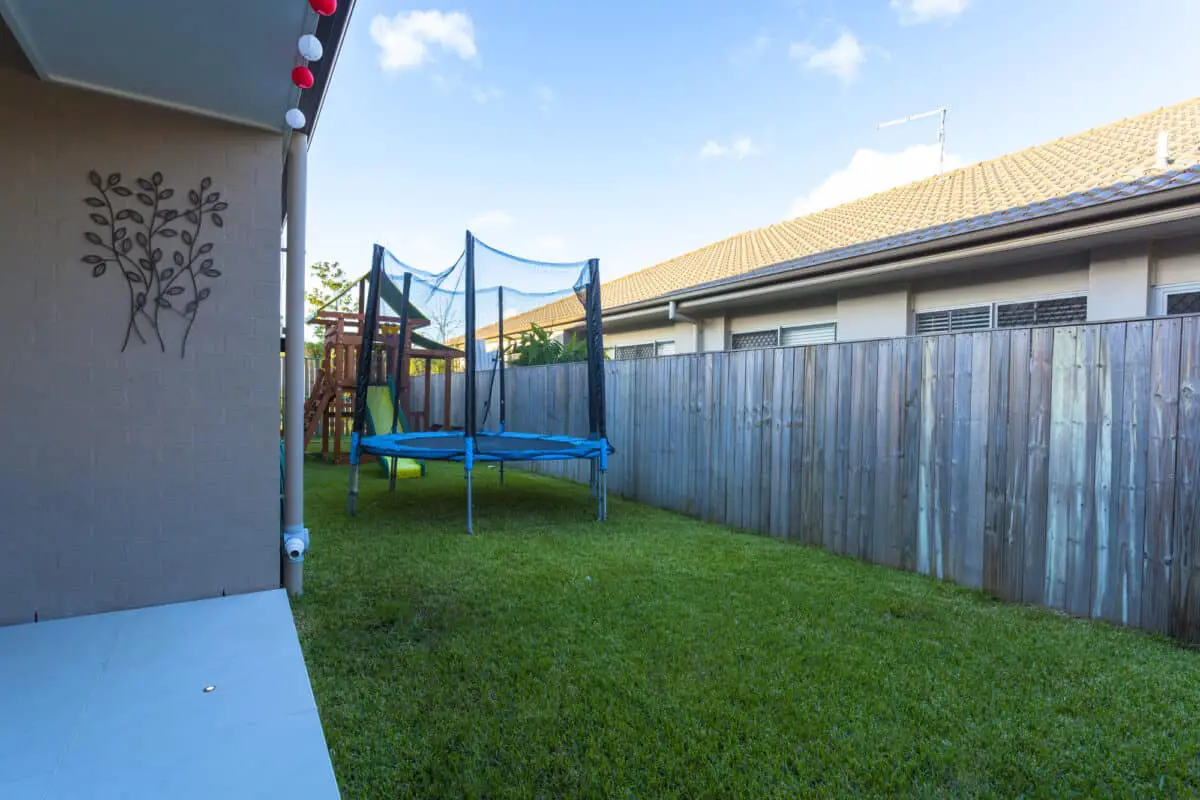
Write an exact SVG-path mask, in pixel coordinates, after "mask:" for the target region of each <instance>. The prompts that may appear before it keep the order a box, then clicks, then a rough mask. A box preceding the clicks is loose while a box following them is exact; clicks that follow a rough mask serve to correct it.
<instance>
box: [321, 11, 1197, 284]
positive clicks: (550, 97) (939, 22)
mask: <svg viewBox="0 0 1200 800" xmlns="http://www.w3.org/2000/svg"><path fill="white" fill-rule="evenodd" d="M1195 30H1200V2H1195V0H1139V1H1138V2H1133V1H1132V0H853V1H851V0H841V1H840V2H839V1H838V0H708V2H688V3H685V2H680V1H679V0H669V1H668V0H641V1H640V2H633V1H632V0H607V2H604V3H580V2H567V1H566V0H508V1H507V2H501V1H500V0H464V1H463V2H459V3H454V4H450V5H419V6H413V5H409V4H407V3H404V2H400V1H399V0H358V3H357V6H356V10H355V14H354V17H353V20H352V24H351V26H350V29H349V31H348V34H347V37H346V41H345V44H344V47H343V51H342V55H341V57H340V59H339V61H338V67H337V71H336V72H335V75H334V79H333V82H332V84H331V86H330V89H329V92H328V94H327V97H326V103H325V107H324V109H323V111H322V114H321V118H320V122H319V126H318V129H317V133H316V136H315V138H314V141H313V146H312V151H311V156H310V167H309V174H310V177H309V192H310V201H309V203H310V206H309V232H308V237H309V241H308V260H309V261H310V262H312V261H318V260H331V261H340V262H341V263H342V265H343V266H344V267H345V268H346V270H347V272H348V273H351V274H357V273H360V272H363V271H365V270H366V268H367V267H368V266H369V259H370V250H371V245H372V244H373V243H375V242H379V243H381V244H384V245H385V246H387V247H388V248H389V249H391V250H392V252H394V253H395V254H396V255H397V256H398V257H400V258H401V259H404V260H407V261H409V262H411V263H413V264H414V265H415V266H418V267H422V268H425V269H440V268H442V267H444V266H446V265H448V264H449V263H451V262H452V261H453V260H454V259H455V258H456V257H457V255H458V253H459V251H460V250H461V247H462V235H463V231H464V230H465V229H466V228H467V227H468V226H471V227H472V229H473V230H474V231H475V232H476V234H477V235H478V236H480V238H482V239H484V240H485V241H488V242H489V243H491V244H493V245H495V246H498V247H500V248H503V249H506V250H509V251H511V252H516V253H519V254H522V255H527V256H530V257H535V258H550V259H558V260H576V259H583V258H588V257H599V258H600V259H601V268H602V274H603V275H604V276H605V277H606V278H611V277H614V276H616V275H620V274H625V273H628V272H631V271H634V270H636V269H641V268H643V267H646V266H650V265H651V264H654V263H656V262H658V261H662V260H664V259H667V258H670V257H672V256H675V255H679V254H681V253H684V252H686V251H688V250H692V249H695V248H697V247H701V246H703V245H705V244H708V243H710V242H713V241H716V240H718V239H720V238H723V237H725V236H729V235H731V234H734V233H738V232H740V231H743V230H748V229H751V228H756V227H760V226H763V225H768V224H771V223H773V222H778V221H780V220H783V219H786V218H788V217H789V216H791V215H792V214H793V213H795V212H797V211H802V210H804V209H809V208H816V207H819V206H821V205H824V204H829V203H834V202H838V201H842V200H845V199H849V198H850V197H852V196H854V195H855V194H866V193H869V192H870V191H872V190H877V189H880V188H885V187H886V185H887V184H889V183H891V184H895V183H900V182H905V181H907V180H912V179H915V178H918V177H922V176H923V175H924V174H928V173H930V172H931V171H932V170H935V169H936V147H935V146H934V142H935V139H936V130H937V124H936V121H935V120H932V119H927V120H923V121H920V122H914V123H911V124H908V125H903V126H899V127H894V128H888V129H886V130H882V131H880V130H876V128H875V125H876V123H878V122H882V121H884V120H888V119H893V118H896V117H901V116H905V115H908V114H913V113H917V112H921V111H926V110H928V109H931V108H935V107H938V106H942V105H949V106H950V107H951V111H950V114H949V121H948V137H947V145H946V151H947V154H948V155H947V159H948V163H949V164H950V165H955V164H962V163H970V162H973V161H979V160H982V159H987V158H992V157H995V156H998V155H1002V154H1004V153H1007V152H1011V151H1014V150H1017V149H1020V148H1023V147H1027V146H1029V145H1033V144H1038V143H1040V142H1044V141H1048V140H1051V139H1054V138H1057V137H1059V136H1064V135H1069V134H1072V133H1076V132H1078V131H1081V130H1085V129H1087V128H1089V127H1093V126H1096V125H1102V124H1105V123H1107V122H1111V121H1114V120H1116V119H1119V118H1121V117H1124V116H1128V115H1132V114H1138V113H1142V112H1145V111H1149V110H1152V109H1154V108H1157V107H1159V106H1162V105H1168V104H1171V103H1175V102H1178V101H1181V100H1185V99H1188V98H1190V97H1193V96H1196V95H1197V94H1200V88H1198V87H1200V84H1198V83H1197V82H1196V76H1197V75H1200V49H1198V48H1196V47H1195V46H1194V45H1192V44H1191V43H1190V41H1189V40H1190V33H1189V32H1190V31H1195Z"/></svg>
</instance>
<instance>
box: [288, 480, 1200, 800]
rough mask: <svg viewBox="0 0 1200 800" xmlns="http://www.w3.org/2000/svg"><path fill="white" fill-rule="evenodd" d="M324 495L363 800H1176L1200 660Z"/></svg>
mask: <svg viewBox="0 0 1200 800" xmlns="http://www.w3.org/2000/svg"><path fill="white" fill-rule="evenodd" d="M364 476H365V477H364V480H363V495H362V502H361V511H360V515H359V516H358V517H355V518H349V517H347V516H346V515H345V514H344V512H343V508H344V499H345V486H346V468H345V467H341V468H336V467H331V466H327V465H322V464H316V463H314V464H311V465H310V466H309V467H308V470H307V474H306V476H305V477H306V482H307V489H308V514H309V525H310V526H311V528H312V531H313V549H312V551H311V553H310V554H309V555H308V557H307V558H306V562H307V570H306V576H305V580H306V594H305V596H304V597H303V598H302V599H300V600H298V601H297V602H296V605H295V611H296V617H297V625H298V627H299V631H300V635H301V641H302V644H303V648H304V652H305V656H306V659H307V662H308V667H309V672H310V675H311V677H312V681H313V686H314V690H315V693H316V697H317V702H318V705H319V707H320V712H321V717H322V720H323V723H324V726H325V734H326V737H327V740H328V744H329V747H330V751H331V753H332V757H333V763H334V768H335V770H336V772H337V776H338V781H339V783H340V785H341V787H342V791H343V796H344V797H346V798H366V797H372V798H375V797H440V796H448V797H449V796H453V797H500V796H513V797H563V796H570V797H718V796H719V797H733V796H737V797H752V798H768V797H794V796H797V795H800V796H805V795H821V796H857V797H862V796H896V795H904V796H915V797H948V796H955V797H1001V796H1002V797H1018V796H1038V797H1045V796H1058V797H1061V796H1073V795H1074V796H1096V795H1107V796H1111V795H1116V796H1122V797H1133V796H1138V797H1149V796H1178V795H1181V794H1194V793H1196V792H1198V791H1200V726H1198V725H1196V723H1195V720H1196V716H1197V713H1198V712H1200V654H1196V653H1193V652H1189V651H1185V650H1183V649H1180V648H1178V647H1175V646H1173V645H1171V644H1170V643H1168V642H1166V641H1163V640H1160V639H1156V638H1153V637H1150V636H1146V635H1144V634H1139V633H1135V632H1132V631H1123V630H1117V629H1115V628H1112V627H1109V626H1106V625H1104V624H1100V623H1089V622H1081V621H1077V620H1070V619H1065V618H1062V617H1059V616H1056V615H1054V614H1051V613H1049V612H1044V611H1039V610H1035V609H1029V608H1021V607H1014V606H1008V605H1004V604H1000V603H998V602H993V601H991V600H988V599H987V598H985V597H983V596H981V595H978V594H976V593H972V592H968V591H966V590H962V589H958V588H955V587H952V586H950V585H946V584H940V583H937V582H935V581H933V580H930V579H926V578H923V577H920V576H916V575H909V574H903V573H898V572H893V571H889V570H886V569H883V568H879V567H872V566H869V565H865V564H860V563H857V562H854V561H851V560H847V559H843V558H839V557H836V556H833V555H830V554H828V553H824V552H822V551H819V550H814V549H808V548H802V547H798V546H795V545H789V544H785V543H779V542H775V541H771V540H769V539H766V538H762V537H758V536H752V535H748V534H741V533H736V532H733V531H730V530H728V529H724V528H719V527H716V526H710V525H704V524H701V523H697V522H695V521H693V520H689V519H686V518H684V517H680V516H676V515H673V514H669V513H666V512H661V511H657V510H655V509H651V508H647V507H644V506H639V505H636V504H632V503H624V502H620V501H617V500H613V501H612V503H611V510H610V517H611V518H610V520H609V521H608V522H607V523H604V524H602V525H598V524H596V523H594V522H592V521H591V514H592V512H593V506H592V504H591V503H590V501H589V500H588V498H587V491H586V488H584V487H579V486H575V485H570V484H565V483H559V482H555V481H551V480H548V479H544V478H539V477H535V476H529V475H523V474H513V473H512V472H510V473H509V485H508V486H506V487H503V488H502V487H499V486H497V485H496V483H497V482H496V480H495V473H494V472H482V471H481V473H480V477H479V479H478V480H477V486H478V492H477V495H478V496H477V514H478V528H479V531H480V533H479V535H477V536H474V537H468V536H466V535H464V534H463V533H462V527H463V521H464V510H463V486H462V474H461V470H460V469H458V468H455V467H451V466H448V465H438V464H433V465H431V469H430V475H429V477H427V478H425V479H423V480H419V481H416V480H414V481H404V482H401V483H400V484H399V488H398V491H397V493H396V494H395V495H389V494H388V493H387V491H386V486H387V482H386V481H385V480H383V479H381V478H376V477H375V472H374V470H364Z"/></svg>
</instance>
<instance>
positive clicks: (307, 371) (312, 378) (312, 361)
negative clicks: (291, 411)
mask: <svg viewBox="0 0 1200 800" xmlns="http://www.w3.org/2000/svg"><path fill="white" fill-rule="evenodd" d="M320 368H321V361H320V359H317V358H305V359H304V396H305V397H308V396H309V394H311V393H312V387H313V384H314V383H316V382H317V370H318V369H320ZM284 369H285V368H284V357H283V356H282V355H281V356H279V391H280V393H281V395H282V392H283V382H284Z"/></svg>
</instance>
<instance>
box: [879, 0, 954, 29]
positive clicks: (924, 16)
mask: <svg viewBox="0 0 1200 800" xmlns="http://www.w3.org/2000/svg"><path fill="white" fill-rule="evenodd" d="M970 2H971V0H892V2H891V6H892V10H893V11H895V12H896V13H897V14H899V15H900V22H901V23H902V24H904V25H919V24H921V23H922V22H930V21H932V20H935V19H950V18H952V17H957V16H958V15H959V14H961V13H963V12H964V11H966V10H967V6H968V5H970Z"/></svg>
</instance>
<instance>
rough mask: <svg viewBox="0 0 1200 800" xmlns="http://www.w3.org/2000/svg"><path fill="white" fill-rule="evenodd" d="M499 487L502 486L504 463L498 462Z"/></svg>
mask: <svg viewBox="0 0 1200 800" xmlns="http://www.w3.org/2000/svg"><path fill="white" fill-rule="evenodd" d="M500 485H501V486H503V485H504V462H503V461H501V462H500Z"/></svg>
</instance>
